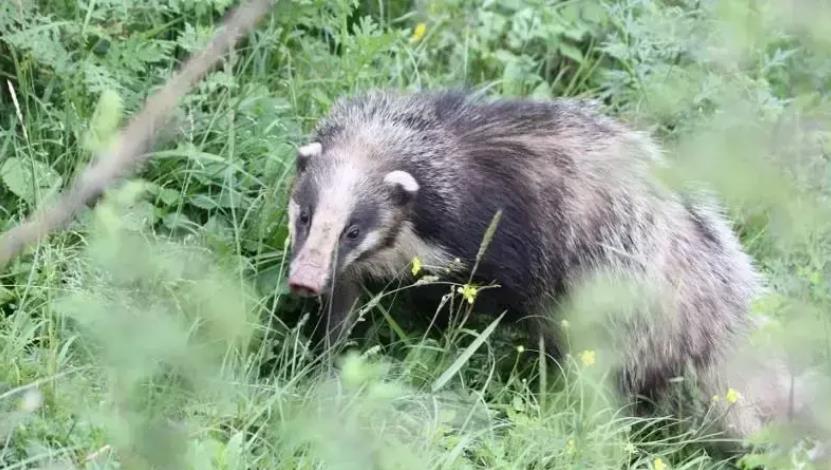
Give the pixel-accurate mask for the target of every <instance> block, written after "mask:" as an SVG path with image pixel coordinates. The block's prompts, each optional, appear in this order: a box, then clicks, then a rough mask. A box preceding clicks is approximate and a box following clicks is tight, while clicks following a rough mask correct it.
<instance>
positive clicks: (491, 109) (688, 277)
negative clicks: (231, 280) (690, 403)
mask: <svg viewBox="0 0 831 470" xmlns="http://www.w3.org/2000/svg"><path fill="white" fill-rule="evenodd" d="M309 142H311V143H310V144H308V145H306V146H304V147H302V148H301V150H300V151H299V153H298V162H297V163H298V175H297V178H296V180H295V182H294V185H293V187H292V199H291V202H290V207H289V212H290V230H291V234H292V235H291V237H292V244H293V247H294V249H293V259H292V265H291V272H290V282H293V283H294V284H293V286H295V287H296V288H297V290H298V292H305V293H307V294H312V295H316V294H321V293H323V294H325V295H324V296H325V297H326V298H328V299H329V302H328V304H327V308H328V309H329V315H328V317H327V318H328V319H329V322H330V326H329V328H330V331H339V330H338V328H339V327H340V326H341V325H342V324H343V322H344V321H345V319H346V316H347V313H348V311H349V309H350V308H351V307H352V306H353V305H354V303H355V301H356V300H357V294H358V292H359V290H358V288H357V286H358V285H359V283H360V282H361V281H363V280H367V279H375V280H390V279H395V278H406V277H408V276H409V270H408V269H407V268H408V264H409V263H410V260H412V259H413V258H414V257H416V256H417V257H419V258H420V259H421V260H422V262H423V263H424V264H425V265H428V266H449V265H451V264H453V263H454V260H457V259H458V261H459V262H457V263H456V264H455V265H454V266H456V269H457V270H458V268H459V267H460V266H461V267H470V266H472V265H473V263H474V261H475V256H476V253H477V250H478V248H479V245H480V243H481V241H482V236H483V234H484V232H485V230H486V228H487V226H488V224H489V223H490V222H491V220H492V218H493V216H494V215H495V213H496V212H497V211H498V210H501V211H502V217H501V221H500V225H499V226H498V228H497V231H496V234H495V236H494V238H493V240H492V241H491V243H490V246H489V248H488V251H487V253H486V255H485V258H484V259H483V260H482V262H481V263H480V265H479V267H478V269H477V272H476V275H477V280H478V281H479V282H480V283H489V282H495V283H496V284H498V285H499V286H500V287H499V289H495V290H494V291H493V293H492V294H491V299H490V301H491V302H492V303H493V305H494V306H495V307H496V308H497V309H498V310H502V309H506V310H509V311H511V312H513V313H514V315H515V316H514V318H515V319H519V318H522V317H523V316H525V317H527V318H537V320H527V321H528V322H529V324H530V326H531V329H532V330H533V331H535V332H538V333H540V334H541V335H542V336H543V337H544V339H545V344H546V347H547V350H548V351H549V352H552V350H556V349H558V348H560V347H562V344H560V342H558V339H557V335H556V332H555V330H553V329H552V328H550V326H549V323H552V322H549V321H548V320H553V319H555V318H557V315H558V313H557V311H556V309H555V310H554V311H552V306H554V307H556V306H558V305H559V306H562V305H564V302H565V301H564V300H563V299H568V298H569V296H570V295H571V294H573V293H575V292H576V291H577V290H578V289H579V288H580V287H581V285H583V284H584V283H585V282H586V281H589V280H591V279H593V278H594V277H595V276H596V275H597V274H598V273H601V274H603V275H604V276H605V277H606V278H607V279H612V280H614V281H615V282H619V283H633V284H634V285H637V286H640V287H641V288H645V290H644V292H650V293H652V295H647V296H645V297H641V302H640V303H639V305H640V306H641V307H642V309H643V310H642V311H636V312H634V314H627V315H623V314H622V313H621V315H619V316H615V315H612V316H611V317H610V318H608V319H607V320H608V322H609V324H610V325H613V328H612V329H613V330H614V332H615V334H616V339H615V341H616V343H615V344H616V348H617V350H616V351H615V354H616V355H617V357H619V359H620V363H619V366H620V373H619V382H620V385H621V387H622V389H623V390H624V391H625V392H626V393H629V394H633V395H634V394H644V395H651V394H652V393H653V392H656V391H657V392H660V391H661V390H662V389H663V388H664V387H665V386H666V384H667V381H668V380H669V379H671V378H672V377H674V376H676V375H680V374H682V373H683V372H684V371H685V370H687V369H689V368H692V369H693V370H694V372H695V373H696V375H697V376H698V378H699V379H700V380H701V383H702V387H701V390H702V395H703V396H705V397H708V398H709V397H711V396H713V395H716V394H719V395H724V392H725V391H726V390H727V387H728V386H732V387H733V388H736V389H739V390H740V391H741V393H742V395H743V400H742V402H741V403H738V404H736V405H735V406H730V407H729V409H725V410H724V411H725V413H726V414H727V428H728V429H729V430H732V431H733V432H735V433H736V434H738V435H747V434H748V433H749V432H753V431H755V430H757V429H758V428H759V426H760V425H761V424H762V423H763V422H764V421H765V420H766V419H768V418H770V417H772V416H775V415H783V414H786V413H787V412H788V411H789V409H790V403H791V402H790V401H789V400H790V399H791V397H789V394H790V389H789V388H788V385H787V384H788V383H789V382H788V381H787V379H786V375H785V372H784V370H783V369H782V368H781V367H780V366H779V365H778V364H776V363H770V362H765V363H761V364H758V366H759V368H758V369H755V370H758V371H760V373H761V371H762V370H764V372H765V374H767V375H758V376H753V377H747V376H745V375H742V374H746V373H747V371H748V369H747V368H742V367H738V368H737V367H730V365H729V364H728V359H729V358H732V357H734V356H735V355H736V354H738V351H739V349H741V347H742V344H744V341H745V338H746V337H747V335H748V334H749V331H750V329H751V328H752V326H753V325H752V322H751V320H750V317H749V313H748V312H749V308H750V303H751V301H752V300H753V299H754V297H755V296H756V295H757V294H758V293H759V292H760V289H761V287H760V279H759V277H758V276H757V273H756V271H755V270H754V267H753V264H752V262H751V260H750V258H749V257H748V256H747V255H746V254H745V252H744V251H743V250H742V248H741V246H740V244H739V241H738V239H737V237H736V236H735V234H734V233H733V231H732V229H731V227H730V225H729V223H728V222H727V220H726V219H725V217H724V216H723V214H722V212H721V210H720V209H719V208H718V206H717V205H715V204H714V203H712V202H707V199H705V198H701V197H696V198H691V197H686V196H681V195H679V194H677V193H675V192H673V191H670V190H668V189H667V188H664V187H663V186H661V185H660V184H659V183H658V182H657V181H656V179H655V178H654V177H653V175H652V173H651V168H652V166H653V165H654V164H655V163H658V162H660V160H661V155H660V151H659V149H658V147H657V146H656V144H655V143H654V142H653V141H652V140H651V139H650V137H649V136H648V135H646V134H644V133H641V132H637V131H635V130H633V129H630V128H628V127H626V126H624V125H623V124H621V123H620V122H618V121H616V120H613V119H611V118H609V117H606V116H603V115H602V114H600V112H599V111H598V110H597V109H596V107H594V106H591V105H589V104H588V103H586V102H581V101H568V100H554V101H547V102H535V101H530V100H497V101H487V100H484V99H479V98H476V97H472V96H470V95H466V94H463V93H455V92H447V93H444V92H442V93H416V94H398V93H396V92H383V91H379V92H372V93H369V94H366V95H362V96H358V97H354V98H351V99H344V100H341V101H339V102H338V103H337V104H336V105H335V106H334V107H333V109H332V110H331V112H330V114H329V115H328V116H327V117H326V118H325V119H324V120H323V121H322V122H321V123H320V124H319V125H318V127H317V129H316V131H315V134H314V136H313V138H312V139H311V140H310V141H309ZM353 235H354V237H353ZM461 273H462V274H463V278H464V276H466V275H467V273H466V272H465V271H464V269H462V270H461ZM488 292H491V291H488ZM540 318H542V319H543V320H539V319H540ZM753 380H757V381H758V382H759V383H758V384H756V385H757V386H756V387H755V388H744V387H742V385H743V384H746V383H752V381H753ZM747 381H750V382H747Z"/></svg>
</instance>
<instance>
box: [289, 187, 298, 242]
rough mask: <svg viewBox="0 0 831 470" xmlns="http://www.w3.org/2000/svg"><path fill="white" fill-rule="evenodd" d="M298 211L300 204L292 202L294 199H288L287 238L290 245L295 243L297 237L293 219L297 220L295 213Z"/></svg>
mask: <svg viewBox="0 0 831 470" xmlns="http://www.w3.org/2000/svg"><path fill="white" fill-rule="evenodd" d="M299 213H300V206H298V205H297V203H296V202H294V199H289V240H290V243H291V245H292V246H294V245H295V240H296V238H297V230H296V228H295V227H294V221H295V220H297V215H298V214H299Z"/></svg>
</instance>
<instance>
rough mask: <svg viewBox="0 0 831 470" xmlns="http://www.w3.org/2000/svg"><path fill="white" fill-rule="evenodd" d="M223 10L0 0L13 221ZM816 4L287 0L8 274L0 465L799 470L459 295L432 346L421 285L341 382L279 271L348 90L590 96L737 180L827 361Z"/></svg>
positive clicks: (3, 173)
mask: <svg viewBox="0 0 831 470" xmlns="http://www.w3.org/2000/svg"><path fill="white" fill-rule="evenodd" d="M230 3H231V2H229V1H225V0H205V1H202V2H183V1H179V0H151V1H148V2H138V1H111V0H98V1H89V2H73V1H70V0H56V1H50V2H30V1H25V0H24V1H15V0H12V1H6V2H2V3H0V80H2V88H3V91H2V93H0V110H2V112H0V225H2V227H4V228H9V227H11V226H13V225H14V224H15V223H16V222H17V221H19V220H20V219H21V218H22V217H23V216H24V215H25V214H27V213H29V212H30V211H31V210H32V209H33V208H34V207H36V206H37V204H39V203H40V202H42V201H45V200H48V199H49V198H50V197H52V196H53V195H54V193H55V191H56V190H57V189H59V188H61V186H62V185H63V184H65V183H66V182H67V181H68V180H69V179H70V177H71V175H73V174H74V172H76V171H78V170H79V169H80V168H82V167H83V165H85V163H86V162H87V161H88V160H89V158H90V155H91V152H92V151H93V150H94V149H95V148H98V147H99V146H101V145H104V143H106V140H107V138H108V137H109V136H110V135H111V134H112V131H113V129H115V128H116V127H117V126H118V124H120V120H121V119H123V118H122V116H126V115H129V114H130V113H132V112H134V111H135V110H136V109H137V108H138V107H140V106H141V104H142V102H143V99H144V98H145V97H146V96H147V94H148V93H149V92H150V91H151V90H152V89H153V88H154V87H157V86H159V85H160V84H161V83H163V81H164V80H165V79H166V78H167V77H168V76H169V75H170V73H171V71H172V70H173V67H174V66H175V65H176V64H177V63H178V62H179V61H180V60H181V59H182V58H183V57H184V56H185V55H186V54H187V53H188V52H191V51H193V50H194V49H195V48H196V47H197V46H198V45H199V44H201V43H203V42H204V41H205V40H206V37H207V36H208V34H209V33H210V31H211V30H212V28H213V26H214V25H215V24H217V22H218V21H219V19H220V18H221V15H222V14H223V13H224V12H225V11H226V10H227V8H228V7H229V5H230ZM797 3H799V6H798V7H795V8H788V7H787V6H786V2H780V1H777V0H764V1H760V2H744V1H741V2H734V1H693V0H678V1H658V0H617V1H611V0H609V1H604V2H599V1H598V2H594V1H589V0H585V1H562V2H551V1H543V0H517V1H512V2H474V1H466V0H461V1H451V0H434V1H428V2H406V1H399V0H394V1H383V0H381V1H378V2H352V1H332V2H326V1H320V0H304V1H300V0H297V1H281V2H279V4H278V6H277V8H276V11H275V13H274V15H273V16H271V17H269V18H268V19H267V20H266V21H265V22H264V23H263V24H261V25H260V28H259V29H258V30H257V31H256V32H254V33H253V34H252V35H251V36H250V38H249V39H248V40H247V41H246V42H245V43H244V44H243V46H242V47H241V48H239V49H237V50H236V51H235V52H233V53H232V54H230V55H229V57H228V58H227V60H225V61H224V62H223V65H222V66H221V67H220V68H219V69H217V70H216V71H215V72H214V73H212V74H211V75H210V76H209V77H208V78H207V79H206V80H205V81H203V82H202V83H200V84H199V86H198V89H197V90H196V91H195V92H194V93H192V94H191V95H189V96H188V97H187V98H186V100H185V102H184V103H183V105H182V106H181V107H180V108H179V110H178V112H177V114H176V116H175V119H174V122H173V124H172V125H171V126H169V127H168V128H167V131H166V132H167V135H166V136H165V137H166V139H165V140H164V141H163V142H162V144H161V145H160V146H159V147H158V148H157V149H156V150H155V155H154V158H153V160H152V163H151V164H150V165H149V166H148V167H147V168H145V169H144V170H143V171H142V173H141V175H140V178H136V179H134V180H131V181H130V182H129V183H128V184H126V185H124V186H123V187H120V188H118V190H116V191H114V192H113V193H112V194H110V195H108V197H107V198H106V199H105V201H104V202H103V203H102V204H101V205H100V206H99V207H97V208H96V209H95V210H91V211H89V212H87V213H85V214H84V215H83V216H82V217H81V218H80V219H79V220H78V221H77V222H76V223H75V224H73V226H72V227H70V230H68V231H66V232H65V233H61V234H58V235H55V236H53V237H51V238H50V239H49V240H48V241H46V242H44V243H42V244H41V245H39V246H38V247H37V248H36V249H34V250H31V251H30V252H28V253H26V254H25V256H23V257H21V258H20V259H18V260H17V261H16V262H15V263H14V264H12V265H11V266H9V267H8V268H7V269H6V271H4V272H3V273H0V276H2V277H0V309H2V313H1V314H0V354H2V356H0V357H2V359H3V360H2V361H0V466H3V467H4V468H116V467H128V468H148V467H155V468H185V467H188V468H200V469H201V468H342V469H346V468H356V469H358V468H360V469H365V468H380V469H386V468H413V469H423V468H454V469H455V468H517V469H519V468H523V469H524V468H654V469H660V468H678V469H688V468H690V469H691V468H702V469H703V468H734V467H736V466H741V465H748V466H749V465H750V464H753V463H758V464H766V465H768V466H769V467H770V468H792V467H793V468H796V467H798V465H800V464H799V462H802V461H803V460H804V455H803V454H802V452H801V450H800V447H799V442H796V441H794V440H792V439H789V438H793V437H794V436H793V435H792V434H790V435H785V436H780V435H777V434H776V433H769V434H767V435H764V436H759V437H758V438H757V439H756V440H755V442H754V443H755V444H756V447H754V448H748V449H747V453H745V454H744V455H731V454H727V453H724V452H720V451H719V450H718V448H717V446H715V445H714V444H715V443H716V442H717V441H718V440H719V437H718V436H714V435H712V433H711V432H710V431H709V430H708V429H707V428H706V426H704V425H703V423H706V422H707V419H708V417H707V416H704V417H701V416H684V417H680V418H678V417H675V418H672V417H669V416H664V415H660V414H659V415H656V416H652V417H648V418H645V417H634V416H632V415H631V414H629V413H627V412H626V410H624V409H623V408H622V406H621V404H620V403H618V402H617V401H616V400H615V398H614V396H613V395H612V394H610V393H608V391H607V390H606V389H605V387H604V386H603V376H602V374H601V373H600V372H599V371H600V370H601V368H600V367H598V366H597V365H595V364H592V363H593V361H592V360H591V358H592V355H591V354H590V353H586V354H580V351H575V354H574V356H573V357H570V358H569V359H567V360H566V361H564V363H563V364H562V365H561V368H562V370H555V369H553V368H552V366H551V365H550V364H546V363H545V362H544V361H540V360H539V356H538V354H537V352H536V350H535V348H534V345H533V344H528V343H527V341H526V338H524V337H523V336H522V335H521V334H520V333H519V332H516V331H514V330H513V329H511V328H509V326H508V325H504V324H499V325H497V324H496V323H492V322H494V321H495V319H493V318H489V319H481V320H480V321H473V320H470V321H465V319H466V317H467V315H466V312H467V311H466V308H467V307H466V305H467V304H466V303H465V302H464V301H463V299H462V297H461V296H458V295H457V296H455V297H454V298H453V300H452V301H453V302H454V305H458V311H459V313H460V315H459V316H458V318H455V319H454V320H455V322H454V323H452V324H451V327H450V328H447V329H445V330H443V331H442V332H437V331H436V330H435V329H431V328H427V327H426V325H424V324H423V323H419V322H413V321H410V317H409V315H408V314H407V312H406V311H405V310H404V307H403V306H402V305H400V302H398V301H397V300H398V294H399V293H400V292H401V291H402V290H406V286H401V287H400V288H395V287H394V286H393V287H391V288H390V289H389V290H387V291H385V292H383V293H381V294H380V295H377V296H375V297H373V296H369V297H367V299H366V303H365V305H363V307H362V309H361V312H360V313H361V317H362V318H363V319H364V321H363V322H361V325H362V326H363V327H364V328H363V329H362V331H361V332H360V333H361V334H359V335H358V336H357V337H356V339H354V340H353V341H352V343H351V344H350V346H351V349H350V350H351V352H349V351H346V349H348V348H346V346H347V345H341V346H342V349H341V350H340V351H339V352H342V353H343V354H338V355H336V357H337V358H338V359H337V361H336V365H337V367H336V368H333V367H332V366H331V364H330V363H328V362H326V361H324V360H322V359H325V356H324V357H321V356H319V355H317V354H315V353H314V352H313V351H312V350H311V349H310V346H309V339H308V334H309V331H310V327H311V326H312V325H313V323H314V322H315V321H316V310H315V308H316V306H315V304H314V303H310V302H300V301H299V300H298V299H295V298H292V297H291V296H289V295H288V292H287V288H286V285H285V279H284V274H285V254H286V248H285V247H286V245H285V239H286V234H287V233H286V226H285V224H286V220H285V215H286V214H285V210H284V208H285V203H286V191H285V189H286V186H287V183H288V179H289V178H290V177H291V172H292V165H293V158H294V149H295V145H299V144H303V143H305V141H304V136H305V133H306V132H308V130H309V129H310V128H311V126H313V124H314V122H315V121H316V119H318V118H319V117H320V116H321V115H323V114H324V113H325V112H326V111H327V109H328V107H329V106H330V105H331V104H332V102H333V101H334V100H335V99H337V98H338V97H339V96H342V95H344V94H349V93H352V92H356V91H359V90H364V89H368V88H372V87H397V88H406V89H418V88H438V87H458V86H465V87H471V88H476V89H481V90H485V91H487V92H488V93H490V94H492V95H501V96H534V97H538V98H546V97H554V96H580V97H590V98H595V99H597V100H599V101H600V103H601V105H602V106H604V107H605V108H606V109H607V111H608V112H609V113H610V114H614V115H618V116H620V117H621V118H623V119H626V120H627V121H629V122H632V123H635V124H636V125H638V126H639V127H641V128H643V129H646V130H649V131H651V132H652V133H653V134H654V135H656V136H657V137H658V138H659V139H660V140H661V141H662V143H663V144H664V145H665V147H666V149H667V155H668V157H669V160H670V162H671V163H672V164H673V165H672V166H671V171H668V172H667V174H665V175H664V176H665V177H666V178H667V182H668V184H681V183H686V182H688V181H689V180H699V181H703V182H706V183H707V184H709V185H710V187H712V188H713V189H715V190H717V191H718V192H719V195H720V197H721V198H722V199H723V200H724V201H725V203H726V205H727V207H728V211H729V214H730V216H731V218H732V219H733V220H734V221H735V222H736V228H737V230H738V232H739V233H740V235H741V238H742V241H743V243H744V245H745V246H746V247H747V249H748V251H749V252H750V253H751V254H752V255H753V256H754V259H755V260H756V261H757V263H758V265H759V266H760V268H761V270H762V271H763V273H764V274H765V276H766V278H767V280H768V284H769V285H770V292H769V293H768V294H766V295H765V296H764V297H762V298H760V299H759V302H758V306H757V308H756V310H757V312H758V313H759V314H764V315H767V316H769V317H771V318H773V319H774V320H776V323H775V325H778V329H777V330H776V331H775V333H776V336H777V337H779V338H780V339H782V340H784V341H789V342H790V343H789V344H791V345H792V348H791V350H792V351H793V360H794V362H796V363H799V364H812V365H815V366H819V367H821V368H824V369H825V370H827V369H828V368H829V365H831V360H829V353H831V342H829V326H831V325H830V324H829V321H831V315H829V306H831V283H830V282H829V279H831V263H829V260H831V256H829V254H831V236H829V235H831V227H829V222H830V221H831V218H829V217H828V201H829V185H831V166H829V149H830V148H831V147H829V143H828V137H829V128H830V127H829V116H831V113H829V111H831V109H830V108H829V93H828V92H829V89H831V59H829V57H831V54H829V52H831V35H829V34H828V32H827V28H826V25H827V24H828V20H829V19H831V9H829V7H828V6H826V5H825V4H824V3H823V2H816V1H809V0H804V1H801V2H797ZM420 23H423V24H424V25H425V27H424V28H423V29H422V32H421V33H418V34H415V32H416V31H417V30H418V29H419V28H418V27H417V25H418V24H420ZM402 269H409V267H406V266H405V267H402ZM422 313H423V312H422ZM428 316H429V315H428ZM474 320H475V319H474ZM596 354H597V356H596V357H597V360H598V361H601V360H602V358H603V357H602V352H597V353H596ZM796 437H798V436H796ZM773 444H778V445H773ZM742 457H744V460H743V462H744V464H742V463H741V461H740V459H741V458H742Z"/></svg>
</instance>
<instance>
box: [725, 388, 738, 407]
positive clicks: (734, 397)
mask: <svg viewBox="0 0 831 470" xmlns="http://www.w3.org/2000/svg"><path fill="white" fill-rule="evenodd" d="M724 399H725V400H727V403H730V404H731V405H732V404H733V403H736V402H737V401H739V400H741V399H742V394H741V393H739V392H737V391H736V390H735V389H733V388H728V389H727V394H725V395H724Z"/></svg>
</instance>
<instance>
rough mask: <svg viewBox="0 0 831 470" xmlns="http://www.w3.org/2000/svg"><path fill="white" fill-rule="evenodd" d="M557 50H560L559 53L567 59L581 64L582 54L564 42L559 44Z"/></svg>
mask: <svg viewBox="0 0 831 470" xmlns="http://www.w3.org/2000/svg"><path fill="white" fill-rule="evenodd" d="M559 48H560V53H561V54H563V55H564V56H566V57H568V58H569V59H571V60H573V61H575V62H578V63H580V62H583V59H584V57H583V52H582V51H580V49H578V48H576V47H574V46H572V45H571V44H568V43H565V42H564V43H561V44H560V47H559Z"/></svg>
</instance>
